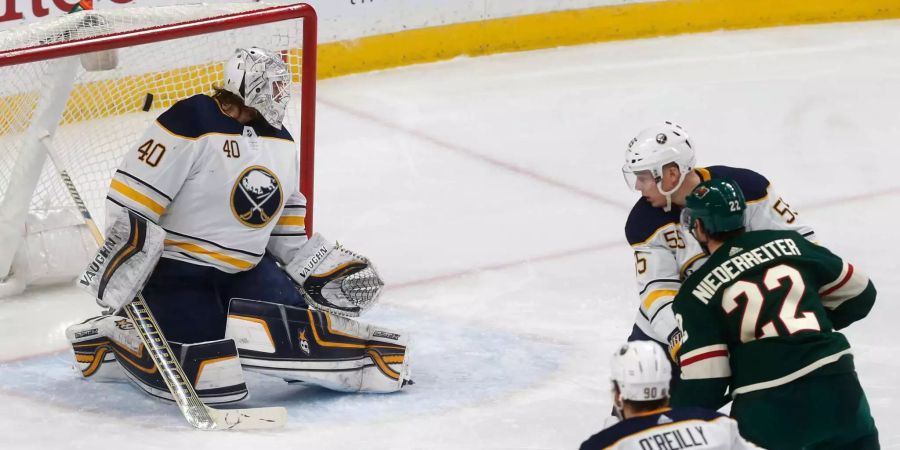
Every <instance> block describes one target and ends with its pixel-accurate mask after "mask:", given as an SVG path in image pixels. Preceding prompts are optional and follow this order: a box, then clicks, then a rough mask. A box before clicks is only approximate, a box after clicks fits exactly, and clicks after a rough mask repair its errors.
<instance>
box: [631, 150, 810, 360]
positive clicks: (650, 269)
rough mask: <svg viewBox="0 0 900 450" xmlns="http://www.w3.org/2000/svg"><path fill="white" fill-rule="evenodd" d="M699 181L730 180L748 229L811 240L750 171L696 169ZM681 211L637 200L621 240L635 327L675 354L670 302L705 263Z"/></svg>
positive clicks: (678, 339)
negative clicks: (632, 287)
mask: <svg viewBox="0 0 900 450" xmlns="http://www.w3.org/2000/svg"><path fill="white" fill-rule="evenodd" d="M695 171H696V172H697V174H698V175H699V176H700V177H701V179H702V180H703V181H707V180H710V179H712V178H731V179H733V180H734V181H735V182H737V184H738V185H739V186H740V187H741V190H742V191H743V193H744V196H745V197H746V200H747V213H746V215H745V218H744V226H745V227H746V229H747V231H755V230H794V231H797V232H799V233H800V234H801V235H803V236H804V237H805V238H806V239H808V240H811V241H815V233H814V232H813V230H812V228H810V227H809V226H807V225H804V224H802V223H800V220H799V217H798V214H797V212H796V211H794V210H792V209H791V207H790V206H789V205H788V204H787V203H785V201H784V200H783V199H782V198H781V197H780V196H778V194H776V193H775V192H774V191H773V190H772V189H771V186H770V185H769V181H768V180H767V179H766V178H765V177H763V176H762V175H760V174H758V173H756V172H754V171H752V170H748V169H739V168H733V167H726V166H711V167H707V168H698V169H696V170H695ZM679 215H680V209H679V208H673V210H672V211H669V212H665V211H663V210H662V209H660V208H654V207H653V206H651V205H650V204H649V203H648V202H646V201H645V200H644V199H640V200H638V201H637V203H636V204H635V205H634V208H632V210H631V213H630V214H629V216H628V221H627V223H626V225H625V236H626V238H627V239H628V243H629V244H631V247H632V249H633V250H634V258H635V272H636V276H637V289H638V293H639V297H640V308H639V311H638V315H637V318H636V319H635V326H636V327H637V328H638V329H639V330H640V331H641V332H643V334H645V335H647V336H648V337H650V338H652V339H654V340H656V341H658V342H661V343H664V344H667V345H668V346H669V351H670V352H671V353H672V355H674V354H675V353H676V352H677V350H678V347H679V346H680V343H681V336H680V335H679V332H678V325H677V323H676V322H675V316H674V314H673V313H672V302H673V300H674V299H675V294H676V293H677V292H678V288H679V287H680V286H681V282H682V281H683V280H684V279H685V278H687V276H688V275H690V274H691V273H693V272H694V271H695V270H696V269H697V268H698V267H700V266H701V265H702V264H703V263H704V262H705V261H706V257H707V255H706V254H705V253H704V251H703V249H702V248H701V247H700V244H699V243H698V242H697V240H696V239H694V237H693V236H691V234H690V233H689V232H687V231H686V230H682V229H681V226H680V224H679V222H680V217H679Z"/></svg>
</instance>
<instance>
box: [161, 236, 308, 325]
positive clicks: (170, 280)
mask: <svg viewBox="0 0 900 450" xmlns="http://www.w3.org/2000/svg"><path fill="white" fill-rule="evenodd" d="M143 294H144V299H145V300H146V301H147V305H148V306H149V307H150V311H151V312H153V315H154V316H155V317H156V320H157V322H159V326H160V328H161V329H162V332H163V334H164V335H165V337H166V339H168V340H170V341H175V342H182V343H194V342H206V341H214V340H217V339H222V338H224V337H225V319H226V316H227V313H228V301H229V300H231V299H232V298H236V297H239V298H246V299H252V300H262V301H265V302H272V303H281V304H284V305H291V306H298V307H304V308H305V307H306V302H304V300H303V297H302V296H301V295H300V293H299V292H298V291H297V288H296V287H294V283H293V281H291V279H290V278H289V277H288V276H287V274H286V273H284V271H283V270H281V268H280V267H278V265H277V263H276V262H275V258H273V257H272V256H271V255H270V254H269V253H266V254H265V255H264V256H263V257H262V259H261V260H260V261H259V264H257V265H256V267H254V268H252V269H250V270H246V271H243V272H238V273H235V274H230V273H225V272H222V271H220V270H217V269H214V268H212V267H206V266H200V265H197V264H190V263H186V262H181V261H176V260H173V259H168V258H161V259H160V260H159V264H157V266H156V269H155V270H154V271H153V274H152V275H151V276H150V279H149V280H148V281H147V285H146V286H145V287H144V290H143Z"/></svg>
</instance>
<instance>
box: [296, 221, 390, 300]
mask: <svg viewBox="0 0 900 450" xmlns="http://www.w3.org/2000/svg"><path fill="white" fill-rule="evenodd" d="M285 271H286V272H287V273H288V275H290V277H291V278H293V280H294V281H295V282H296V283H297V284H298V285H299V286H300V288H301V291H302V293H303V298H304V299H305V300H306V303H308V304H309V305H310V306H312V307H314V308H316V309H318V310H320V311H326V312H329V313H332V314H335V315H339V316H344V317H359V315H360V314H362V313H363V312H365V311H366V310H367V309H369V308H370V307H371V306H372V305H374V304H375V302H376V301H377V300H378V295H379V294H380V293H381V288H382V287H383V286H384V282H383V281H382V280H381V277H380V276H378V272H376V271H375V267H374V266H373V265H372V263H371V262H369V260H368V258H366V257H364V256H362V255H358V254H356V253H354V252H352V251H350V250H347V249H346V248H344V247H342V246H341V245H340V244H335V243H332V242H330V241H328V240H326V239H325V238H324V237H322V235H320V234H318V233H316V234H314V235H313V237H312V238H310V240H309V241H307V242H306V244H305V245H304V246H303V248H301V249H300V251H299V252H297V254H296V255H295V256H294V259H293V260H291V262H289V263H288V264H287V266H286V267H285Z"/></svg>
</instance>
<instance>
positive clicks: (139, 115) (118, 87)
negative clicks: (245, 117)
mask: <svg viewBox="0 0 900 450" xmlns="http://www.w3.org/2000/svg"><path fill="white" fill-rule="evenodd" d="M315 21H316V17H315V12H314V11H313V10H312V8H311V7H309V6H308V5H303V4H297V5H289V6H276V5H269V4H264V3H234V4H229V3H216V4H201V5H181V6H166V7H132V8H124V9H116V10H108V11H96V10H94V11H81V12H78V13H74V14H69V15H66V16H63V17H60V18H56V19H50V20H47V21H42V22H38V23H34V24H29V25H26V26H23V27H20V28H16V29H12V30H8V31H5V32H0V80H2V83H0V296H4V295H10V294H11V293H15V292H18V291H20V290H21V289H23V288H24V286H25V285H31V284H48V283H56V282H64V281H68V280H71V279H72V278H73V277H74V276H75V275H77V273H79V272H80V270H81V269H83V268H84V265H85V264H86V262H87V258H89V257H90V255H92V253H93V251H94V249H95V248H96V247H95V246H96V244H94V243H93V240H92V239H91V238H90V235H89V234H87V232H86V231H85V229H84V228H85V227H84V226H83V218H82V217H81V216H80V214H79V213H78V211H77V209H76V208H75V205H74V204H73V203H72V200H71V197H70V196H69V194H68V193H67V192H66V187H65V185H64V184H63V183H62V182H61V180H60V177H59V175H58V174H57V172H56V169H55V167H54V166H53V165H52V163H51V161H50V160H49V159H48V158H47V156H46V151H45V148H46V147H47V146H51V147H52V148H55V151H56V152H57V154H58V155H59V156H60V159H61V160H62V165H63V166H64V168H65V169H66V170H67V171H68V174H69V175H70V177H71V178H72V180H73V181H74V184H75V186H76V187H77V189H78V191H79V193H80V194H81V197H82V198H83V199H84V202H85V204H86V206H87V208H88V210H89V211H90V213H91V215H92V216H93V218H94V220H95V221H96V222H97V223H98V225H99V226H100V228H101V229H103V227H104V223H103V222H104V220H105V204H104V203H105V197H106V193H107V190H108V188H109V184H110V180H111V178H112V176H113V174H114V172H115V170H116V168H117V166H118V165H119V162H120V161H121V158H122V156H123V155H124V153H125V152H126V151H127V150H128V149H130V148H132V147H133V146H134V145H135V144H136V141H137V140H138V139H139V138H140V136H141V134H142V133H143V132H144V130H145V129H146V128H147V126H148V125H149V123H150V122H151V121H153V120H154V119H156V117H157V116H158V115H159V114H160V113H161V112H162V111H163V110H164V109H165V108H168V107H169V106H171V105H172V104H174V103H175V102H177V101H178V100H181V99H184V98H187V97H190V96H192V95H195V94H200V93H206V94H210V93H212V87H213V86H221V85H222V63H223V62H224V61H226V60H227V59H228V58H229V57H230V56H231V55H232V54H233V53H234V50H235V49H236V48H240V47H250V46H258V47H263V48H268V49H270V50H275V51H279V52H281V54H282V56H283V59H284V60H285V62H287V64H288V66H289V67H290V70H291V72H292V75H293V76H292V100H291V105H290V106H289V108H288V111H287V114H286V116H285V121H284V123H285V126H286V127H287V128H288V130H289V131H290V132H291V134H292V135H293V136H294V139H295V141H296V142H297V143H298V150H299V153H300V158H301V161H300V168H301V191H303V193H304V194H306V196H307V200H308V202H309V203H308V211H307V220H306V224H307V229H308V230H311V229H312V200H313V192H312V186H313V142H314V136H313V131H314V107H315V106H314V105H315V55H316V37H315V36H316V22H315Z"/></svg>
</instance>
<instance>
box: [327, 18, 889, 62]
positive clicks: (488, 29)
mask: <svg viewBox="0 0 900 450" xmlns="http://www.w3.org/2000/svg"><path fill="white" fill-rule="evenodd" d="M892 18H900V2H898V1H897V0H854V1H846V0H816V1H810V0H777V1H776V0H672V1H663V2H650V3H636V4H629V5H621V6H605V7H596V8H588V9H578V10H571V11H557V12H550V13H542V14H532V15H525V16H515V17H508V18H502V19H491V20H485V21H480V22H469V23H461V24H451V25H443V26H438V27H431V28H421V29H415V30H407V31H402V32H397V33H389V34H383V35H378V36H368V37H363V38H359V39H354V40H350V41H342V42H334V43H327V44H321V45H320V46H319V67H318V73H319V78H329V77H335V76H340V75H347V74H351V73H357V72H365V71H368V70H376V69H385V68H390V67H397V66H405V65H410V64H417V63H425V62H432V61H440V60H445V59H451V58H455V57H457V56H460V55H470V56H479V55H489V54H493V53H502V52H513V51H523V50H535V49H541V48H551V47H559V46H564V45H579V44H588V43H594V42H607V41H615V40H626V39H638V38H647V37H655V36H665V35H675V34H683V33H699V32H706V31H714V30H740V29H749V28H763V27H771V26H779V25H800V24H813V23H828V22H847V21H858V20H877V19H892Z"/></svg>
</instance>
